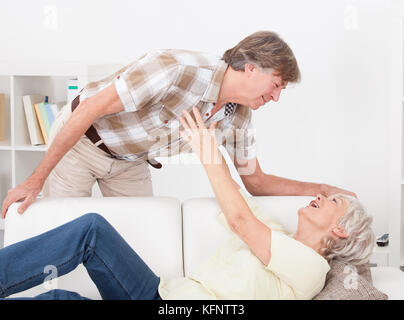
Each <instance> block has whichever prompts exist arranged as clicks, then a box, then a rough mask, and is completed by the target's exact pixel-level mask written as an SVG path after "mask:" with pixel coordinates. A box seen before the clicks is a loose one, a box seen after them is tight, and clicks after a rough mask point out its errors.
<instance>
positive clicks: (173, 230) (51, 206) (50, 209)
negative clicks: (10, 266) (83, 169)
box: [4, 197, 183, 299]
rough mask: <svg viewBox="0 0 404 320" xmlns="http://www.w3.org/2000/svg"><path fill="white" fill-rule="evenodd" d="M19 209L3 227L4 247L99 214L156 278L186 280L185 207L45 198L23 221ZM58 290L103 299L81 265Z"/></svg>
mask: <svg viewBox="0 0 404 320" xmlns="http://www.w3.org/2000/svg"><path fill="white" fill-rule="evenodd" d="M19 205H20V203H14V204H13V205H11V206H10V208H9V211H8V213H7V217H6V221H5V234H4V245H5V246H7V245H10V244H12V243H15V242H18V241H21V240H24V239H27V238H30V237H33V236H35V235H38V234H40V233H43V232H45V231H48V230H50V229H52V228H55V227H57V226H59V225H62V224H64V223H66V222H69V221H71V220H73V219H75V218H77V217H79V216H81V215H83V214H85V213H88V212H96V213H99V214H100V215H102V216H103V217H105V218H106V219H107V220H108V222H109V223H110V224H111V225H112V226H113V227H114V228H115V229H116V230H117V231H118V232H119V233H120V234H121V235H122V236H123V238H124V239H125V240H126V241H127V242H128V243H129V245H130V246H131V247H132V248H133V249H134V250H135V251H136V253H137V254H138V255H139V256H140V257H142V259H143V260H144V261H145V262H146V264H147V265H148V266H149V267H150V268H151V269H152V270H153V271H154V273H156V274H157V275H158V276H162V277H164V278H165V279H171V278H175V277H180V276H182V275H183V267H182V230H181V207H180V202H179V200H178V199H175V198H167V197H137V198H134V197H130V198H129V197H125V198H123V197H114V198H113V197H108V198H60V199H57V198H44V199H39V200H37V201H36V202H34V203H33V204H32V205H31V206H30V207H29V208H28V209H27V211H26V212H25V213H24V214H22V215H20V214H18V213H17V208H18V206H19ZM57 288H58V289H65V290H69V291H75V292H78V293H79V294H81V295H82V296H84V297H88V298H91V299H99V298H101V297H100V295H99V293H98V290H97V288H96V287H95V285H94V284H93V282H92V281H91V279H90V277H89V276H88V274H87V271H86V270H85V268H84V266H83V265H80V266H79V267H78V268H77V269H75V270H74V271H73V272H71V273H69V274H67V275H64V276H62V277H60V278H58V279H57ZM48 290H50V289H49V286H47V285H39V286H37V287H35V288H33V289H30V290H27V291H24V292H21V293H18V294H15V295H13V296H26V297H31V296H34V295H37V294H40V293H43V292H46V291H48Z"/></svg>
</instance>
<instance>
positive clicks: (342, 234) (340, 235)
mask: <svg viewBox="0 0 404 320" xmlns="http://www.w3.org/2000/svg"><path fill="white" fill-rule="evenodd" d="M331 232H332V233H333V234H334V235H336V236H337V237H338V238H344V239H345V238H348V237H349V234H348V233H347V232H346V231H345V229H344V228H342V227H334V228H333V229H332V230H331Z"/></svg>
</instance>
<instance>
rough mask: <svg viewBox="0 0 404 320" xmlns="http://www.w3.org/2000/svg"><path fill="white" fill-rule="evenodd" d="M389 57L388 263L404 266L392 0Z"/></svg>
mask: <svg viewBox="0 0 404 320" xmlns="http://www.w3.org/2000/svg"><path fill="white" fill-rule="evenodd" d="M392 5H393V7H392V25H391V27H392V44H391V49H392V56H391V66H390V67H391V108H390V139H389V148H390V157H389V158H390V179H389V181H390V190H389V196H390V199H389V203H390V206H389V208H386V209H387V210H388V213H389V234H390V244H389V265H390V266H394V267H399V266H402V265H404V254H403V248H404V245H403V236H402V231H404V227H403V221H404V219H403V218H402V217H403V214H404V212H403V211H404V206H403V202H404V170H403V169H404V148H403V144H404V137H403V133H404V131H403V126H404V118H403V115H404V113H403V108H404V69H403V66H404V51H403V49H404V1H403V0H393V1H392Z"/></svg>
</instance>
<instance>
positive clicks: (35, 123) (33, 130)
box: [22, 95, 45, 146]
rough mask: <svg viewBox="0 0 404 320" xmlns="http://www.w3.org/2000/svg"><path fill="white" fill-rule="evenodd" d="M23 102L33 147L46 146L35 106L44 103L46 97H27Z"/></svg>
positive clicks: (23, 98)
mask: <svg viewBox="0 0 404 320" xmlns="http://www.w3.org/2000/svg"><path fill="white" fill-rule="evenodd" d="M22 100H23V104H24V112H25V118H26V121H27V126H28V132H29V138H30V140H31V144H32V145H33V146H36V145H41V144H44V143H45V140H44V138H43V136H42V132H41V128H40V126H39V120H38V117H37V114H36V111H35V104H37V103H41V102H43V101H44V100H45V97H44V96H42V95H25V96H23V97H22Z"/></svg>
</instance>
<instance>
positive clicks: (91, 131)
mask: <svg viewBox="0 0 404 320" xmlns="http://www.w3.org/2000/svg"><path fill="white" fill-rule="evenodd" d="M79 104H80V96H77V97H76V98H74V99H73V101H72V112H73V111H74V109H76V108H77V106H78V105H79ZM85 135H86V136H87V138H88V139H90V141H91V142H92V143H94V145H96V146H97V147H98V148H100V149H101V150H102V151H104V152H106V153H108V154H109V155H110V156H111V157H114V155H113V154H112V152H111V151H110V150H109V149H108V148H107V146H106V145H105V144H104V142H102V139H101V137H100V136H99V135H98V132H97V130H95V128H94V126H93V125H91V126H90V128H88V130H87V131H86V132H85ZM100 142H101V143H100ZM146 161H147V163H148V164H150V165H151V166H152V167H153V168H156V169H160V168H161V167H162V164H161V163H159V162H158V161H156V160H154V159H153V160H146Z"/></svg>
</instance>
